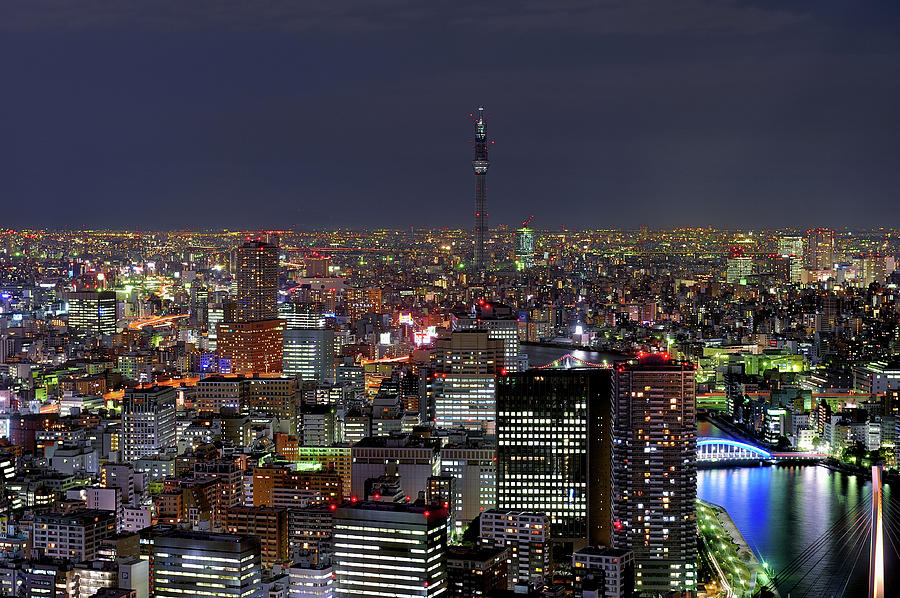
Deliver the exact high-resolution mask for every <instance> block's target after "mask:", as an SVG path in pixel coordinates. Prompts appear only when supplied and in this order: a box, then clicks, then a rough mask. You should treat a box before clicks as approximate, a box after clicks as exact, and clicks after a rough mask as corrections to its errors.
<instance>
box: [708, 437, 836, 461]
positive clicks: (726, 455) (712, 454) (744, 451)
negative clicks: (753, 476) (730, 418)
mask: <svg viewBox="0 0 900 598" xmlns="http://www.w3.org/2000/svg"><path fill="white" fill-rule="evenodd" d="M826 456H827V455H824V454H822V453H804V452H784V453H782V452H772V451H769V450H768V449H765V448H763V447H760V446H756V445H755V444H750V443H747V442H740V441H738V440H731V439H729V438H704V437H701V438H698V439H697V463H703V464H715V463H723V464H727V463H737V462H751V461H757V462H759V461H765V462H775V461H790V460H805V461H819V460H822V459H824V458H825V457H826Z"/></svg>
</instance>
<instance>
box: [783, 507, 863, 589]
mask: <svg viewBox="0 0 900 598" xmlns="http://www.w3.org/2000/svg"><path fill="white" fill-rule="evenodd" d="M861 512H862V505H861V504H857V506H856V507H854V508H853V509H851V510H849V511H847V512H846V513H844V514H843V515H841V516H839V517H838V519H837V520H836V521H835V522H834V524H832V525H831V526H830V527H829V528H828V529H826V530H825V532H824V533H822V535H820V536H819V537H818V538H817V539H816V540H815V541H813V542H812V543H811V544H810V545H809V546H807V547H806V549H805V550H804V551H803V552H801V553H800V554H799V555H798V556H797V557H796V558H794V560H793V561H791V562H790V563H789V564H788V565H787V566H785V567H784V568H782V569H781V571H779V572H777V573H776V574H775V575H773V578H779V579H782V580H783V581H785V582H787V581H788V580H790V579H791V578H792V577H793V576H794V575H795V574H796V573H799V572H800V571H802V570H803V568H804V567H805V566H806V564H807V563H808V562H809V561H810V560H811V559H812V558H813V557H815V556H816V554H817V553H818V552H819V550H820V549H821V548H822V547H824V546H825V544H826V543H827V542H828V540H829V538H831V537H833V534H834V533H836V532H837V531H838V529H839V528H841V526H842V525H843V524H844V523H845V522H846V520H849V519H853V521H854V522H855V521H856V520H857V519H856V518H857V517H859V515H860V514H861ZM854 525H855V523H851V524H850V525H849V526H848V527H849V528H852V527H853V526H854ZM772 583H773V584H774V579H773V581H772Z"/></svg>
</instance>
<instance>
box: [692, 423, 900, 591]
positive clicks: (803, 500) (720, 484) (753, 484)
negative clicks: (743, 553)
mask: <svg viewBox="0 0 900 598" xmlns="http://www.w3.org/2000/svg"><path fill="white" fill-rule="evenodd" d="M699 428H700V430H699V431H700V435H701V436H722V437H726V436H727V434H725V433H724V432H723V431H722V430H720V429H719V428H716V427H715V426H713V425H712V424H709V423H708V422H701V423H700V426H699ZM894 493H895V494H896V489H895V492H894ZM697 494H698V496H699V497H700V498H702V499H703V500H706V501H709V502H712V503H715V504H717V505H721V506H723V507H725V509H727V510H728V514H729V515H731V518H732V519H733V520H734V523H735V524H736V525H737V526H738V529H740V530H741V533H742V534H743V536H744V538H745V539H746V540H747V543H748V544H749V545H750V546H751V548H753V549H754V550H755V551H756V552H757V554H758V555H759V557H760V561H765V562H768V563H769V565H770V566H771V570H772V571H775V572H779V571H782V570H784V568H785V567H786V566H787V565H788V564H790V563H792V562H793V561H794V560H795V559H796V558H797V557H798V556H799V555H800V554H801V553H803V551H804V549H805V548H806V547H808V546H809V545H810V544H812V543H813V542H815V541H816V540H817V539H818V538H819V537H820V536H822V534H824V533H825V531H826V530H827V529H828V528H829V527H830V526H831V525H832V524H833V523H834V522H835V521H837V519H838V518H840V517H841V516H842V515H844V514H846V513H847V512H848V511H850V510H852V509H853V508H854V507H856V506H863V508H864V509H865V508H868V504H869V501H871V497H872V484H871V481H870V480H869V479H868V478H867V476H857V475H848V474H845V473H841V472H836V471H832V470H831V469H828V468H826V467H823V466H815V465H804V466H771V467H740V468H730V469H704V470H700V471H699V473H698V475H697ZM890 495H891V487H890V485H885V491H884V500H885V501H890ZM885 517H887V515H885ZM886 525H887V524H886ZM851 536H852V534H851ZM848 537H850V536H848ZM829 538H830V539H829V541H828V542H829V544H828V546H829V548H830V550H826V549H823V550H820V551H819V552H817V553H816V554H815V556H814V557H813V558H811V559H810V560H809V562H808V564H807V566H805V567H803V568H801V569H800V571H801V572H800V573H798V574H796V575H795V576H794V577H793V578H791V579H790V580H783V579H780V580H779V584H778V585H779V590H780V591H781V594H782V597H783V598H787V591H788V590H791V588H792V586H794V584H795V583H796V582H798V581H800V583H799V585H797V586H796V587H795V588H793V591H791V597H792V598H799V597H801V596H810V597H815V598H830V597H831V596H841V595H844V596H848V597H850V596H863V595H865V593H866V587H867V575H868V551H869V545H868V541H866V542H865V543H864V544H863V543H860V544H857V548H859V552H858V553H857V551H856V550H853V551H852V554H851V547H850V546H849V542H847V540H846V539H841V538H840V537H839V534H831V535H830V536H829ZM885 544H886V547H885V548H886V550H885V552H886V564H885V569H886V571H887V576H886V577H887V589H888V591H887V594H886V595H887V596H900V575H898V572H900V571H898V562H897V558H896V555H895V554H894V552H893V550H892V549H891V548H892V547H891V544H890V542H889V541H888V540H886V542H885ZM857 554H858V555H859V556H858V559H857ZM818 559H821V560H818ZM817 560H818V563H817V564H816V565H815V566H814V567H813V566H812V565H813V563H814V562H815V561H817ZM807 571H810V573H809V575H808V576H807V577H806V578H805V579H803V580H800V578H801V576H802V575H803V574H804V573H806V572H807ZM848 578H849V582H848V581H847V580H848ZM845 582H846V583H847V587H846V591H845V592H844V594H841V591H842V589H843V588H844V583H845Z"/></svg>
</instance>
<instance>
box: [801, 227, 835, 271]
mask: <svg viewBox="0 0 900 598" xmlns="http://www.w3.org/2000/svg"><path fill="white" fill-rule="evenodd" d="M806 267H807V269H809V270H831V269H832V268H833V267H834V231H833V230H831V229H830V228H813V229H810V230H808V231H806Z"/></svg>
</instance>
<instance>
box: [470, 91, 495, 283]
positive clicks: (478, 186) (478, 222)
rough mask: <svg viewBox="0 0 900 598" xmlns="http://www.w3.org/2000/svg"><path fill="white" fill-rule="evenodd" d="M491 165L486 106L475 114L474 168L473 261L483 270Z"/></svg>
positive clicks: (476, 268) (479, 269)
mask: <svg viewBox="0 0 900 598" xmlns="http://www.w3.org/2000/svg"><path fill="white" fill-rule="evenodd" d="M490 165H491V162H490V160H488V151H487V123H486V122H485V120H484V106H481V107H479V108H478V114H477V115H475V159H474V160H472V168H473V169H474V170H475V253H474V256H473V258H474V259H473V261H474V265H475V270H477V271H479V272H481V271H484V269H485V268H486V267H487V255H486V254H485V252H484V232H485V229H486V228H487V225H488V222H487V217H488V213H487V171H488V166H490Z"/></svg>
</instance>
